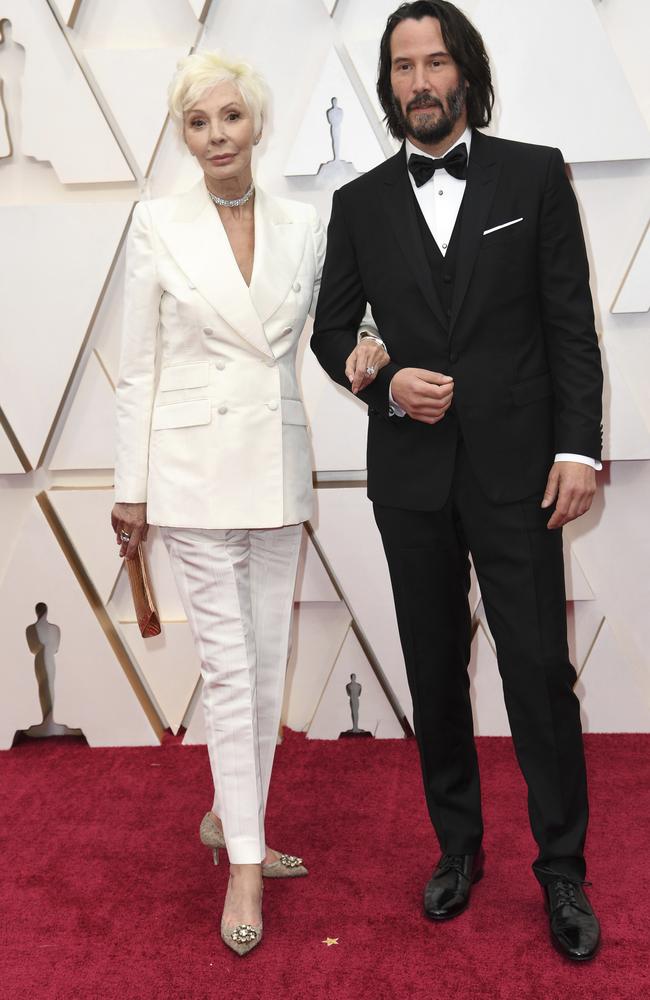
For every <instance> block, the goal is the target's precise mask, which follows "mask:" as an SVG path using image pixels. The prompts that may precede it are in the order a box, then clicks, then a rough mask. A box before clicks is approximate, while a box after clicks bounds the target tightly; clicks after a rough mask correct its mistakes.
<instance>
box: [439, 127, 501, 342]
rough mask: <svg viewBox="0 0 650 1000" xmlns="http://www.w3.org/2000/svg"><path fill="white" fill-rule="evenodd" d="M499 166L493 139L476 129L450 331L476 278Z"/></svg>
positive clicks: (460, 239)
mask: <svg viewBox="0 0 650 1000" xmlns="http://www.w3.org/2000/svg"><path fill="white" fill-rule="evenodd" d="M499 169H500V168H499V164H498V163H496V161H495V159H494V157H493V156H492V154H491V151H490V142H489V140H488V139H486V137H485V136H483V135H482V134H481V133H480V132H474V133H473V134H472V146H471V150H470V154H469V164H468V168H467V185H466V187H465V195H464V198H463V216H462V219H461V225H460V233H459V234H458V237H459V241H458V257H457V260H458V263H457V266H456V281H455V284H454V295H453V299H452V307H451V322H450V332H451V331H452V330H453V328H454V323H455V322H456V319H457V318H458V314H459V312H460V309H461V306H462V304H463V300H464V298H465V295H466V293H467V289H468V286H469V282H470V278H471V277H472V271H473V270H474V264H475V262H476V255H477V254H478V251H479V247H480V245H481V240H482V239H483V230H484V229H485V223H486V221H487V217H488V214H489V211H490V208H491V206H492V201H493V199H494V194H495V191H496V189H497V181H498V179H499Z"/></svg>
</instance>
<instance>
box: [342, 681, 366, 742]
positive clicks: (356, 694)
mask: <svg viewBox="0 0 650 1000" xmlns="http://www.w3.org/2000/svg"><path fill="white" fill-rule="evenodd" d="M345 690H346V692H347V695H348V698H349V699H350V714H351V715H352V729H346V730H345V731H344V732H342V733H339V739H343V738H344V737H345V738H346V739H347V738H348V737H358V736H364V737H368V736H369V737H370V738H371V739H372V733H371V732H369V731H368V730H367V729H359V701H360V699H361V692H362V690H363V688H362V686H361V684H359V681H358V680H357V675H356V674H350V682H349V684H346V685H345Z"/></svg>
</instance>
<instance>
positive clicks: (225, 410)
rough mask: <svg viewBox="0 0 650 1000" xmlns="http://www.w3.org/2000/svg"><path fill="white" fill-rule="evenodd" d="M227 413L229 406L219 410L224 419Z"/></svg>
mask: <svg viewBox="0 0 650 1000" xmlns="http://www.w3.org/2000/svg"><path fill="white" fill-rule="evenodd" d="M227 412H228V407H227V406H220V407H219V409H218V410H217V413H220V414H221V416H222V417H223V415H224V413H227Z"/></svg>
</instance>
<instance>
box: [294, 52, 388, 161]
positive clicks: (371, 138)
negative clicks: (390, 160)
mask: <svg viewBox="0 0 650 1000" xmlns="http://www.w3.org/2000/svg"><path fill="white" fill-rule="evenodd" d="M333 98H334V99H336V101H337V108H336V109H335V111H334V112H333V113H332V112H331V111H330V117H331V118H332V121H333V122H334V124H333V125H332V129H333V132H334V137H333V135H332V133H331V132H330V123H329V121H328V110H330V109H331V105H332V99H333ZM336 136H338V137H339V138H338V139H337V138H336ZM333 142H334V143H335V145H336V154H337V155H336V159H337V160H342V161H343V162H345V163H349V164H350V163H351V164H353V166H354V168H355V170H357V171H359V172H361V173H363V172H365V171H367V170H371V169H372V167H376V166H377V164H378V163H381V162H382V161H383V159H384V154H383V151H382V148H381V146H380V145H379V142H378V141H377V137H376V136H375V133H374V132H373V129H372V126H371V124H370V122H369V121H368V119H367V117H366V114H365V112H364V110H363V108H362V106H361V103H360V101H359V98H358V97H357V94H356V91H355V90H354V87H353V86H352V84H351V82H350V78H349V77H348V75H347V73H346V71H345V68H344V66H343V63H342V62H341V60H340V58H339V55H338V53H337V52H336V50H335V49H332V50H331V51H330V54H329V56H328V57H327V60H326V62H325V65H324V67H323V70H322V72H321V75H320V78H319V80H318V83H317V84H316V86H315V87H314V90H313V91H312V95H311V98H310V101H309V104H308V106H307V110H306V112H305V116H304V118H303V121H302V125H301V126H300V128H299V129H298V133H297V135H296V139H295V142H294V144H293V146H292V147H291V150H290V152H289V158H288V160H287V163H286V166H285V170H284V172H285V174H286V175H287V176H290V177H291V176H297V175H305V174H316V173H318V171H319V169H320V167H321V166H323V165H324V164H329V163H330V162H331V161H332V160H334V149H333Z"/></svg>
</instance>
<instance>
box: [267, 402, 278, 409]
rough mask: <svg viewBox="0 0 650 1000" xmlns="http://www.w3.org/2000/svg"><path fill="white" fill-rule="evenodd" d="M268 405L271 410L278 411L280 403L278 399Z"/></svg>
mask: <svg viewBox="0 0 650 1000" xmlns="http://www.w3.org/2000/svg"><path fill="white" fill-rule="evenodd" d="M266 405H267V406H268V408H269V410H277V408H278V401H277V399H271V400H269V402H268V403H267V404H266Z"/></svg>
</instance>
